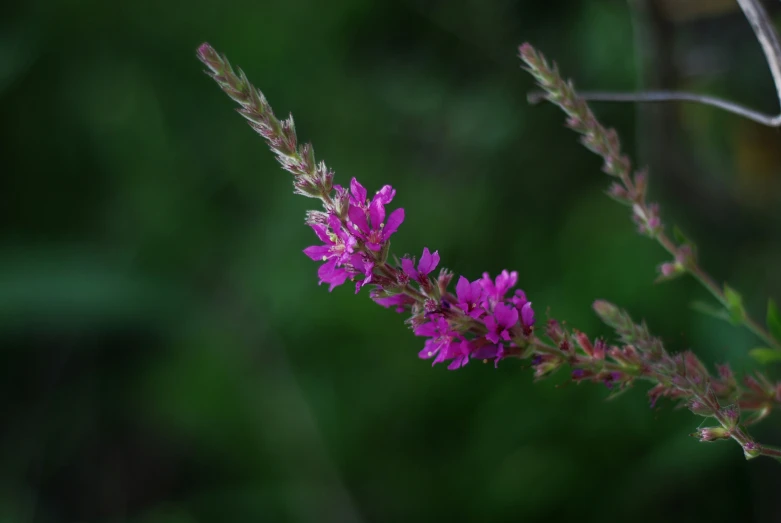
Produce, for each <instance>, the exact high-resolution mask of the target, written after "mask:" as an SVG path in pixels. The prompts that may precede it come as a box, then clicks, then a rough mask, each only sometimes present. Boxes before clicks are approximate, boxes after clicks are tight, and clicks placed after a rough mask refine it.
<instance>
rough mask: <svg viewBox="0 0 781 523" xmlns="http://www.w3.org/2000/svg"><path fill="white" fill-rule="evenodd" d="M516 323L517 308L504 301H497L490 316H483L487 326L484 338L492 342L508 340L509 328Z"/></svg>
mask: <svg viewBox="0 0 781 523" xmlns="http://www.w3.org/2000/svg"><path fill="white" fill-rule="evenodd" d="M516 323H518V309H516V308H515V307H512V306H510V305H506V304H504V303H497V304H496V307H495V308H494V313H493V315H492V316H488V317H486V318H485V326H486V327H487V328H488V334H486V335H485V337H486V338H488V339H489V340H491V341H492V342H493V343H499V340H505V341H509V340H510V338H511V337H512V336H510V329H512V328H513V326H514V325H515V324H516Z"/></svg>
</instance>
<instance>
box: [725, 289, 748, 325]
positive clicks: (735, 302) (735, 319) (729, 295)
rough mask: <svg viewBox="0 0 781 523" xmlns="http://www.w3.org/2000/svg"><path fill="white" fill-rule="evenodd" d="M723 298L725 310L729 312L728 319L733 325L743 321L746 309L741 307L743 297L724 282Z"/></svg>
mask: <svg viewBox="0 0 781 523" xmlns="http://www.w3.org/2000/svg"><path fill="white" fill-rule="evenodd" d="M724 299H725V300H726V301H727V312H729V317H730V321H732V323H734V324H735V325H739V324H741V323H743V320H745V319H746V309H745V308H744V307H743V298H742V297H741V295H740V294H738V291H736V290H735V289H733V288H732V287H730V286H729V285H727V284H726V283H725V284H724Z"/></svg>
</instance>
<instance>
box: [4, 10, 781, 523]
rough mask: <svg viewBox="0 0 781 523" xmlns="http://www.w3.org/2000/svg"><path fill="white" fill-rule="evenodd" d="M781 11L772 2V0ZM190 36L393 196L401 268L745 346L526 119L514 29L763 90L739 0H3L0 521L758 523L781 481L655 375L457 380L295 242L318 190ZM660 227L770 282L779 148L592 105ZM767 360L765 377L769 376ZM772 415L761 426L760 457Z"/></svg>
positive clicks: (585, 169) (740, 124)
mask: <svg viewBox="0 0 781 523" xmlns="http://www.w3.org/2000/svg"><path fill="white" fill-rule="evenodd" d="M769 7H770V8H771V13H772V14H773V16H774V18H775V19H777V20H779V21H781V20H780V19H779V16H778V15H779V14H781V13H779V9H778V8H779V7H781V5H778V2H773V3H772V4H770V5H769ZM203 41H209V42H210V43H212V44H213V45H214V46H215V47H216V48H217V49H218V50H220V51H222V52H225V53H226V54H228V56H229V58H230V59H231V60H232V61H233V63H235V64H238V65H240V66H242V67H243V68H244V69H245V71H246V72H247V74H248V76H249V77H250V78H251V79H252V81H253V82H254V83H256V85H257V86H258V87H260V88H262V89H263V90H264V92H265V93H266V95H267V96H268V98H269V100H270V101H271V103H272V105H273V107H274V108H275V110H276V112H277V114H279V115H280V116H285V115H286V114H287V113H288V111H290V112H293V113H294V115H295V117H296V123H297V128H298V130H299V136H300V138H301V140H302V141H305V140H311V141H312V142H313V143H314V146H315V151H316V154H317V156H318V158H319V159H324V160H326V161H327V162H328V164H329V165H330V166H332V167H333V168H334V169H335V170H336V173H337V179H338V180H339V181H341V182H342V183H346V182H347V181H348V180H349V179H350V177H352V176H357V177H359V178H360V179H361V180H362V181H363V183H364V184H365V185H366V186H367V187H368V188H369V189H370V190H375V189H376V188H379V187H380V186H381V185H383V184H386V183H390V184H392V185H393V186H394V187H396V188H397V189H398V195H397V198H396V201H395V202H394V203H395V204H398V205H399V206H403V207H405V209H406V212H407V221H406V222H405V223H404V225H403V226H402V228H401V230H400V231H399V233H397V235H396V236H395V238H394V245H393V248H394V251H395V252H396V253H398V254H404V253H410V254H419V253H420V251H421V250H422V248H423V247H424V246H428V247H430V248H432V249H438V250H439V252H440V254H441V256H442V260H443V264H444V265H446V266H448V267H450V268H452V269H453V270H455V271H456V273H457V274H465V275H467V276H469V277H470V278H472V279H474V278H477V277H479V275H480V274H481V273H482V272H483V271H490V272H491V273H495V272H497V271H500V270H502V269H505V268H507V269H514V270H517V271H519V273H520V281H521V286H522V287H523V288H524V289H525V290H526V291H527V293H528V294H529V295H530V296H531V299H532V300H533V301H534V303H535V306H536V309H537V310H538V316H539V317H540V318H543V317H544V316H545V311H546V310H547V309H549V310H550V311H551V314H552V315H554V316H555V317H558V318H562V319H566V320H567V321H568V323H569V324H570V325H572V326H575V327H578V328H580V329H583V330H586V331H588V332H591V333H593V334H594V335H597V334H606V335H607V334H609V333H608V332H607V331H606V330H605V329H604V328H603V327H601V326H600V325H599V324H598V322H597V321H596V319H595V317H594V316H593V314H592V313H591V311H590V304H591V302H592V301H593V300H594V299H595V298H605V299H608V300H611V301H613V302H616V303H618V304H621V305H622V306H624V307H626V308H628V309H629V310H630V311H632V312H633V314H634V315H635V316H636V317H637V318H645V319H646V320H647V321H648V323H649V325H650V326H651V328H652V330H653V332H654V333H656V334H657V335H659V336H662V337H663V338H664V339H665V340H666V342H667V346H668V348H669V349H670V350H682V349H685V348H693V349H694V350H695V351H696V352H697V353H698V354H700V355H701V356H702V357H703V358H704V359H705V360H706V361H708V362H714V361H731V362H733V364H734V366H735V368H736V369H751V368H755V367H757V365H758V364H757V363H756V362H753V361H751V360H750V358H749V357H748V356H747V352H748V349H750V348H752V347H754V346H756V345H758V344H759V342H758V340H756V339H753V338H752V337H751V335H750V334H747V333H745V332H743V331H741V330H739V329H736V328H734V327H732V326H730V325H726V324H722V323H719V322H718V321H717V320H715V319H712V318H710V317H707V316H702V315H700V314H698V313H696V312H694V311H692V309H691V308H690V304H691V302H693V301H695V300H707V299H708V296H707V294H706V293H705V291H703V290H702V289H700V288H699V287H698V286H697V285H696V284H695V283H694V282H693V281H690V280H688V279H682V280H677V281H675V282H671V283H667V284H663V285H658V284H654V283H653V279H654V277H655V272H654V271H655V267H656V265H657V264H658V263H661V262H662V261H665V258H664V253H663V252H662V250H661V249H660V248H659V247H658V246H656V245H655V244H654V243H653V242H650V241H649V240H647V239H644V238H641V237H639V236H638V235H636V234H635V233H634V230H633V226H632V224H631V221H630V220H629V219H628V213H627V210H626V209H625V208H622V207H621V206H619V205H618V204H615V203H614V202H612V201H610V200H609V199H608V198H606V197H605V196H604V194H603V191H604V190H605V188H606V187H607V185H608V183H609V180H608V179H607V178H606V176H604V175H603V174H601V172H600V161H599V159H598V158H596V157H594V156H593V155H591V154H590V153H589V152H588V151H586V150H585V149H583V148H582V147H580V146H579V145H578V143H577V140H576V137H575V136H574V135H573V134H572V133H571V132H570V131H568V130H566V129H565V128H564V127H563V117H562V115H561V114H560V113H559V111H558V110H557V109H555V108H554V107H552V106H548V105H542V106H537V107H532V106H529V105H528V104H527V103H526V93H527V92H528V91H529V90H530V89H532V87H533V86H532V83H531V80H530V77H529V76H528V75H527V74H526V73H524V72H523V71H521V69H520V67H519V62H518V60H517V58H516V49H517V46H518V44H520V43H521V42H523V41H530V42H533V43H534V44H536V45H537V46H538V47H539V48H540V49H542V50H543V51H544V52H545V53H546V54H547V55H548V56H550V57H551V58H554V59H556V60H557V61H558V63H559V64H560V67H561V69H562V71H563V72H564V73H565V74H566V75H568V76H571V77H573V78H575V80H576V84H577V85H578V86H580V87H582V88H600V89H622V90H632V89H638V88H642V87H654V86H656V87H676V88H682V89H690V90H695V91H702V92H708V93H713V94H718V95H722V96H727V97H730V98H732V99H735V100H737V101H742V102H744V103H747V104H749V105H751V106H754V107H757V108H762V109H765V110H767V111H768V112H773V111H775V110H777V100H776V99H775V95H774V89H773V86H772V81H771V77H770V74H769V73H768V70H767V66H766V65H765V63H764V61H763V57H762V54H761V52H760V48H759V45H758V44H757V42H756V40H755V38H754V37H753V35H752V32H751V30H750V28H749V26H748V24H747V23H746V22H745V20H744V19H743V18H742V15H741V13H740V11H739V10H738V9H737V8H736V6H735V4H734V2H732V1H729V0H725V1H715V0H688V1H683V0H678V1H673V0H668V1H665V2H661V1H656V0H654V1H651V0H635V1H633V2H631V3H630V4H627V3H626V2H623V1H618V0H613V1H599V2H581V1H564V0H561V1H557V2H538V1H526V2H522V1H507V0H492V1H489V2H485V1H482V0H480V1H478V0H464V1H453V2H447V1H436V0H401V1H377V2H370V1H365V0H340V1H337V2H316V1H314V0H286V1H278V2H268V1H262V0H261V1H258V0H255V1H248V0H243V1H229V2H210V1H206V0H190V1H188V2H179V1H168V2H155V1H151V0H138V1H135V2H127V1H118V2H104V1H98V0H70V1H60V2H54V1H45V0H31V1H28V2H14V3H11V4H9V5H5V6H4V7H3V15H2V17H0V150H1V151H2V157H1V159H0V172H1V173H2V175H1V176H0V180H1V181H0V216H2V222H0V223H2V238H1V239H0V355H2V356H1V358H0V521H2V522H3V523H5V522H9V523H16V522H19V523H22V522H41V523H49V522H51V523H59V522H63V523H64V522H74V523H75V522H95V523H104V522H105V523H109V522H111V523H115V522H117V523H118V522H126V521H127V522H138V523H189V522H200V521H205V522H211V521H215V522H276V521H291V522H356V523H363V522H365V523H369V522H396V521H410V522H418V521H420V522H424V521H435V520H442V521H452V522H459V521H481V522H482V521H485V522H494V521H497V522H499V521H508V522H509V521H567V520H575V519H577V520H580V521H605V520H611V521H635V522H641V521H662V520H663V521H670V522H678V521H708V522H718V521H759V522H765V521H768V522H769V521H778V520H779V518H781V496H779V492H781V467H779V466H778V464H776V463H773V462H770V461H769V460H767V461H763V460H755V461H753V462H745V461H744V459H743V457H742V455H741V452H740V450H739V448H737V446H735V445H731V444H709V445H706V444H701V443H698V442H697V441H696V440H695V439H694V438H690V437H688V436H687V434H688V433H690V432H693V431H694V430H695V429H696V427H697V426H698V424H699V423H700V420H698V419H695V417H694V416H692V415H691V414H690V413H688V412H686V411H681V410H674V409H673V408H672V405H670V404H669V402H667V403H661V404H660V405H659V406H657V408H656V409H650V408H649V407H648V403H647V399H646V398H645V395H644V394H645V390H644V387H638V388H637V390H632V391H630V392H628V393H627V394H625V395H624V396H622V397H621V398H620V399H617V400H615V401H610V402H606V401H604V400H605V397H606V396H607V391H606V390H604V389H603V388H601V387H597V386H592V385H587V384H586V385H582V386H576V385H573V384H571V383H568V379H567V376H566V372H562V373H560V374H559V375H557V376H555V377H554V378H552V379H549V380H546V381H543V382H540V383H533V380H532V377H531V371H530V370H529V369H528V368H526V367H525V366H524V365H523V364H522V363H519V362H513V361H507V362H504V363H502V364H501V365H500V366H499V368H498V369H497V370H495V369H494V368H493V366H491V365H480V364H471V365H469V366H468V367H466V368H465V369H463V370H460V371H457V372H449V371H447V370H446V369H444V367H437V368H434V369H432V368H431V367H430V365H429V364H428V363H427V362H425V361H421V360H419V359H418V358H417V352H418V350H419V349H420V344H421V340H420V339H419V338H415V337H414V336H413V335H412V334H411V333H410V332H409V331H408V330H407V329H406V328H405V326H404V324H403V322H402V318H401V317H399V316H397V315H396V314H395V313H394V312H393V311H389V310H385V309H382V308H380V307H377V306H375V305H374V304H373V303H372V302H371V301H370V300H369V299H368V298H367V296H366V295H365V294H364V295H359V296H355V295H353V292H352V290H351V289H350V288H349V286H345V287H343V288H339V289H337V290H335V291H334V292H333V293H331V294H329V293H328V291H327V289H326V288H325V287H318V286H317V278H316V274H315V271H316V264H314V263H312V262H311V261H310V260H309V259H307V258H306V257H305V256H304V255H303V254H302V253H301V250H302V249H303V248H304V247H306V246H308V245H311V244H313V243H315V237H314V235H313V234H312V232H311V230H309V229H308V228H307V227H305V226H304V225H303V218H304V212H305V211H306V210H307V209H309V208H310V206H311V205H312V201H311V200H307V199H304V198H299V197H294V196H293V195H292V193H291V190H292V188H291V184H290V180H289V178H288V175H287V174H286V173H284V172H282V171H281V170H280V169H279V168H278V166H277V164H276V162H275V161H274V159H273V157H272V155H271V154H270V153H269V151H268V150H267V149H266V147H265V145H264V144H263V142H262V141H261V140H260V139H259V137H257V136H256V135H255V134H254V133H253V132H252V131H251V130H250V129H249V128H248V127H247V125H246V124H244V123H243V121H242V119H241V118H240V117H239V116H238V115H236V114H235V113H234V112H233V104H232V102H231V101H230V100H229V99H228V98H227V97H226V96H225V95H224V94H222V93H221V92H220V91H219V90H218V88H217V87H216V86H215V85H214V83H213V82H212V81H210V80H209V79H208V78H207V77H206V76H205V75H203V74H202V70H203V67H202V66H201V64H200V63H199V62H198V61H197V60H196V58H195V49H196V47H197V46H198V45H199V44H200V43H201V42H203ZM594 107H595V110H596V112H597V113H598V115H599V116H600V117H601V118H603V120H604V121H605V122H606V123H608V124H609V125H612V126H615V127H616V128H617V129H618V130H619V131H620V133H621V136H622V137H623V140H624V143H625V145H626V148H627V151H628V152H630V153H631V154H632V155H633V157H634V158H635V159H637V160H638V161H639V162H640V163H641V164H645V165H648V166H649V167H650V168H651V173H652V175H651V176H652V178H651V180H652V181H651V194H652V197H653V198H655V199H658V200H659V201H660V202H662V209H663V215H664V216H665V218H666V220H667V222H668V223H669V224H673V223H675V224H678V225H679V226H680V227H681V228H682V229H683V230H684V231H685V232H687V233H688V235H690V236H692V237H694V238H696V239H697V240H698V244H699V248H700V252H701V255H702V259H703V260H704V264H705V266H706V267H707V268H708V269H709V270H710V271H711V272H712V274H713V275H714V276H715V278H717V279H718V280H720V281H724V280H727V281H729V282H730V283H731V284H732V286H733V287H735V288H737V289H739V290H741V291H742V292H743V293H744V295H745V297H746V301H747V303H748V306H749V309H750V310H751V311H752V312H753V313H754V314H756V315H757V316H762V314H763V312H764V306H765V303H766V300H767V298H768V297H769V296H774V297H775V298H776V300H777V301H781V271H779V270H778V267H779V266H781V242H780V241H779V237H780V236H779V231H780V230H781V205H779V204H780V203H781V147H779V145H781V143H780V139H781V137H780V135H779V131H778V130H773V129H766V128H763V127H761V126H758V125H755V124H752V123H750V122H746V121H744V120H741V119H739V118H737V117H735V116H732V115H729V114H725V113H722V112H719V111H717V110H715V109H711V108H705V107H698V106H692V105H683V106H682V105H668V106H654V107H643V108H638V107H633V106H631V105H610V104H596V105H595V106H594ZM765 372H767V373H768V374H770V375H771V376H775V377H778V374H779V372H778V369H777V368H773V367H770V368H767V369H765ZM780 429H781V423H780V422H779V419H778V417H771V418H770V419H769V420H768V421H766V422H765V423H764V424H763V426H762V428H761V429H760V430H759V433H758V434H759V436H760V438H761V440H762V441H764V442H766V443H775V444H781V430H780Z"/></svg>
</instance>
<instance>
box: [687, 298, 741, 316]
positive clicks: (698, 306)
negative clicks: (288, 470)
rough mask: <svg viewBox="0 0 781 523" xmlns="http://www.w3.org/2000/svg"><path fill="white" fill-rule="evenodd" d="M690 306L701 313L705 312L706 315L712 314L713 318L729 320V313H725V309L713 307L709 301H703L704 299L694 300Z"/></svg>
mask: <svg viewBox="0 0 781 523" xmlns="http://www.w3.org/2000/svg"><path fill="white" fill-rule="evenodd" d="M690 307H691V308H692V309H693V310H695V311H697V312H699V313H701V314H705V315H707V316H713V317H714V318H718V319H720V320H724V321H731V320H730V316H729V314H727V311H725V310H724V309H722V308H720V307H714V306H713V305H711V304H710V303H705V302H704V301H695V302H692V304H691V305H690Z"/></svg>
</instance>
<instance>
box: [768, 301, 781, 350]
mask: <svg viewBox="0 0 781 523" xmlns="http://www.w3.org/2000/svg"><path fill="white" fill-rule="evenodd" d="M767 328H768V329H769V330H770V335H771V336H773V338H775V339H776V341H778V342H779V343H781V312H779V311H778V306H777V305H776V302H774V301H773V299H772V298H771V299H769V300H768V301H767Z"/></svg>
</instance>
